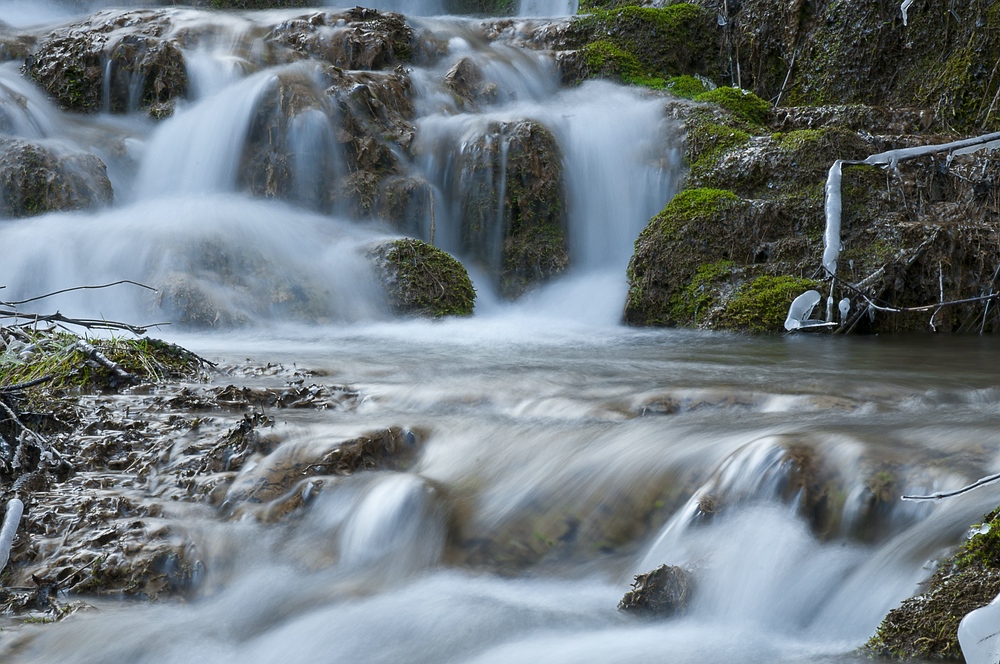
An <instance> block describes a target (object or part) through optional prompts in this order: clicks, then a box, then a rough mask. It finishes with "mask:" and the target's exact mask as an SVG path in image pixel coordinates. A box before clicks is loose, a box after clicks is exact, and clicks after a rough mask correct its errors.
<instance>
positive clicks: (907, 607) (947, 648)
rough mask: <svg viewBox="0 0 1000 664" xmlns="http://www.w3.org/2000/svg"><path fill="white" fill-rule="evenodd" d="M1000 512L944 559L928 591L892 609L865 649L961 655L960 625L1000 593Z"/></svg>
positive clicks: (948, 656)
mask: <svg viewBox="0 0 1000 664" xmlns="http://www.w3.org/2000/svg"><path fill="white" fill-rule="evenodd" d="M998 514H1000V510H995V511H993V512H991V513H990V514H987V515H986V516H985V517H984V518H983V523H982V525H981V526H977V527H975V528H974V531H973V532H974V534H973V535H972V536H971V537H970V538H969V539H968V540H967V541H966V542H965V543H963V544H962V545H961V546H960V547H959V548H958V551H956V552H955V553H954V554H953V555H952V556H950V557H948V558H947V559H945V560H943V561H941V562H940V564H939V565H938V568H937V570H936V571H935V572H934V575H933V576H932V577H931V578H930V581H928V582H927V586H926V589H925V590H924V591H923V592H921V593H920V594H918V595H915V596H914V597H911V598H909V599H907V600H904V601H903V603H902V604H901V605H900V606H899V607H897V608H895V609H893V610H892V611H890V612H889V614H888V615H887V616H886V617H885V619H884V620H883V621H882V624H880V625H879V627H878V630H877V631H876V632H875V635H874V636H873V637H872V638H871V639H870V640H869V641H868V643H867V644H866V645H865V649H866V650H867V651H868V652H869V653H871V654H873V655H877V656H882V657H893V658H919V659H922V660H923V659H938V658H943V659H961V658H962V651H961V649H960V648H959V645H958V624H959V623H960V622H961V621H962V618H964V617H965V615H966V614H967V613H969V612H971V611H974V610H976V609H978V608H981V607H984V606H986V605H987V604H989V603H990V602H992V601H993V598H995V597H996V596H997V595H998V594H1000V519H998V518H997V517H998Z"/></svg>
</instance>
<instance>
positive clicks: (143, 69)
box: [24, 10, 188, 117]
mask: <svg viewBox="0 0 1000 664" xmlns="http://www.w3.org/2000/svg"><path fill="white" fill-rule="evenodd" d="M169 27H170V25H169V17H168V15H167V14H165V13H164V12H159V11H154V10H138V11H121V10H107V11H102V12H98V13H96V14H94V15H92V16H91V17H89V18H87V19H85V20H83V21H80V22H78V23H73V24H71V25H68V26H66V27H63V28H59V29H57V30H55V31H53V32H51V33H50V34H48V35H46V36H45V37H44V38H43V39H42V40H41V41H40V42H39V44H38V48H37V50H36V51H35V52H34V53H32V54H31V55H30V56H29V57H28V58H27V60H26V61H25V64H24V73H25V74H26V75H28V76H29V77H31V78H32V79H33V80H34V81H35V82H37V83H38V84H39V85H41V86H42V87H43V88H45V90H46V91H48V93H49V94H50V95H52V96H53V97H54V98H55V99H56V101H58V102H59V104H61V105H62V106H63V107H64V108H66V109H67V110H71V111H78V112H84V113H92V112H95V111H99V110H101V109H106V110H109V111H111V112H113V113H128V112H131V111H136V110H139V109H143V110H146V111H148V112H149V113H150V114H151V115H153V116H154V117H165V116H167V115H170V114H171V113H172V112H173V103H174V102H175V100H176V99H178V98H181V97H183V96H184V95H185V93H186V91H187V86H188V78H187V69H186V66H185V63H184V56H183V54H182V53H181V51H180V49H179V48H178V45H177V44H176V43H175V42H174V41H172V40H171V39H169V38H168V36H167V35H168V33H169Z"/></svg>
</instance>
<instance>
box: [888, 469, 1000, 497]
mask: <svg viewBox="0 0 1000 664" xmlns="http://www.w3.org/2000/svg"><path fill="white" fill-rule="evenodd" d="M997 480H1000V473H997V474H996V475H988V476H986V477H984V478H982V479H979V480H976V481H975V482H973V483H972V484H970V485H969V486H964V487H962V488H961V489H957V490H955V491H939V492H938V493H932V494H931V495H929V496H903V500H941V499H942V498H951V497H952V496H958V495H960V494H963V493H967V492H969V491H972V490H973V489H978V488H979V487H981V486H984V485H986V484H990V483H992V482H996V481H997Z"/></svg>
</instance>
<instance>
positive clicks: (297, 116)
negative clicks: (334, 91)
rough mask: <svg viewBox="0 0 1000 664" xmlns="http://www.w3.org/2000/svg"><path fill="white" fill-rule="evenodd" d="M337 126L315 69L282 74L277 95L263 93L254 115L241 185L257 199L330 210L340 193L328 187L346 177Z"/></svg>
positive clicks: (247, 141)
mask: <svg viewBox="0 0 1000 664" xmlns="http://www.w3.org/2000/svg"><path fill="white" fill-rule="evenodd" d="M336 122H337V120H336V115H335V110H334V105H333V103H332V101H331V100H330V99H329V98H328V97H327V95H325V94H324V93H323V90H322V88H321V86H320V81H318V80H317V75H316V72H315V71H314V70H307V69H301V70H298V71H285V72H283V73H281V74H279V75H278V76H277V81H276V83H275V90H274V92H273V93H271V94H265V95H262V97H261V102H260V106H259V107H258V109H257V110H256V112H255V114H254V119H253V122H252V124H251V126H250V130H249V132H248V135H247V140H246V143H245V147H244V151H243V157H242V164H241V167H240V183H239V184H240V186H241V187H242V188H245V189H248V190H249V191H250V192H251V193H252V194H253V195H254V196H259V197H262V198H280V199H285V200H293V201H295V202H297V203H299V204H301V205H305V206H307V207H310V208H313V209H316V210H321V211H330V210H331V209H332V206H333V203H334V200H335V197H336V194H337V192H336V191H335V190H334V188H333V187H332V186H331V184H330V183H333V182H339V181H340V180H341V179H342V178H343V177H344V176H345V175H346V173H345V172H344V165H343V163H342V161H343V158H340V159H338V156H339V155H338V148H339V146H337V145H336V143H335V140H334V136H335V134H336Z"/></svg>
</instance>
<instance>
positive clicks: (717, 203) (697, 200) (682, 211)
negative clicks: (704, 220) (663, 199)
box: [656, 189, 739, 222]
mask: <svg viewBox="0 0 1000 664" xmlns="http://www.w3.org/2000/svg"><path fill="white" fill-rule="evenodd" d="M738 200H739V197H738V196H737V195H736V194H734V193H733V192H731V191H726V190H725V189H685V190H684V191H682V192H680V193H679V194H677V195H676V196H674V197H673V198H672V199H670V202H669V203H667V206H666V207H665V208H663V211H662V212H660V214H658V215H657V216H656V218H657V219H662V220H670V221H673V222H684V221H691V220H692V219H695V218H698V217H705V216H710V215H713V214H715V213H716V212H718V211H719V209H720V208H722V207H725V206H727V205H729V204H731V203H735V202H736V201H738Z"/></svg>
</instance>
